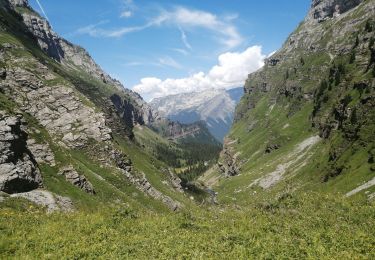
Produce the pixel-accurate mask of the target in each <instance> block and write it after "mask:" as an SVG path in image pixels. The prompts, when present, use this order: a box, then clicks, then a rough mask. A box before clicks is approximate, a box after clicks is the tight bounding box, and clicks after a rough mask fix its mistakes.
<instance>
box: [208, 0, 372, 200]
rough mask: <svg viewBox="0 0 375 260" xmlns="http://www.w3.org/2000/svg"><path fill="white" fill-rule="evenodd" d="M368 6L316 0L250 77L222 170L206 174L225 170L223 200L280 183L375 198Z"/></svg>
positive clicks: (273, 190)
mask: <svg viewBox="0 0 375 260" xmlns="http://www.w3.org/2000/svg"><path fill="white" fill-rule="evenodd" d="M374 8H375V2H374V1H313V3H312V7H311V10H310V11H309V14H308V15H307V17H306V19H305V20H304V21H303V22H302V23H301V24H300V25H299V26H298V28H297V29H296V31H294V32H293V33H292V34H291V35H290V36H289V38H288V39H287V40H286V42H285V43H284V45H283V47H282V48H281V49H280V50H279V51H277V52H276V53H275V54H274V55H273V56H272V57H270V58H269V59H268V60H267V61H266V65H265V67H264V68H262V69H261V70H259V71H258V72H255V73H253V74H251V75H250V76H249V78H248V79H247V82H246V85H245V96H244V97H243V98H242V100H241V102H240V104H239V106H238V107H237V109H236V116H235V124H234V126H233V128H232V130H231V132H230V134H229V136H228V137H227V139H226V141H225V144H224V151H223V152H222V156H221V163H220V164H219V166H220V167H219V168H220V169H221V171H217V173H216V175H215V174H212V172H211V173H210V174H211V175H210V176H206V178H204V180H205V181H208V180H210V179H215V178H216V179H217V177H218V176H219V175H220V174H221V172H222V173H223V174H224V175H225V176H228V177H229V179H225V180H222V181H220V182H219V183H218V181H216V184H219V187H218V190H219V194H221V196H222V199H223V200H225V201H231V200H232V199H233V200H237V201H239V202H241V201H246V200H247V199H249V198H252V199H256V198H257V197H258V196H269V195H270V194H277V193H278V192H280V191H281V190H283V189H285V188H287V189H290V190H294V191H302V190H307V189H308V190H315V191H320V192H329V193H338V194H339V195H338V196H345V195H346V196H353V195H359V196H365V197H368V198H373V197H374V191H375V190H374V188H375V187H374V170H375V168H374V160H373V156H374V140H375V135H374V133H375V125H374V124H375V111H374V90H375V79H374V77H375V74H374V72H375V60H374V54H375V46H374V38H375V20H374V14H375V13H374V12H375V11H374V10H375V9H374ZM353 32H354V33H353ZM218 172H220V173H218ZM215 176H216V177H215ZM220 191H222V192H220Z"/></svg>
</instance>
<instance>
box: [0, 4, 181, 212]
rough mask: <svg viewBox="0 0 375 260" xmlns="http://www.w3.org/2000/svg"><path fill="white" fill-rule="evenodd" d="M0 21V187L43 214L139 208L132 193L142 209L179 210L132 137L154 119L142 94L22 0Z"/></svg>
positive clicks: (1, 9)
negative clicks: (125, 205)
mask: <svg viewBox="0 0 375 260" xmlns="http://www.w3.org/2000/svg"><path fill="white" fill-rule="evenodd" d="M0 18H1V19H0V78H1V79H0V109H1V113H0V139H1V140H0V159H1V160H0V191H2V192H6V193H8V194H13V195H12V196H8V197H7V198H16V197H17V198H18V197H22V198H26V199H29V200H30V201H33V202H36V203H39V204H40V205H42V206H45V207H46V208H47V210H49V211H52V210H59V209H61V210H71V209H73V204H74V205H77V204H78V205H85V204H87V203H88V202H89V203H94V204H96V205H98V203H103V202H104V203H105V204H106V205H107V206H109V205H110V204H111V203H119V202H125V201H132V203H134V204H137V202H136V201H137V199H134V198H133V196H139V197H141V200H143V201H144V202H145V201H147V203H145V204H144V205H142V206H143V207H146V208H147V207H152V206H150V205H154V207H155V208H160V205H158V203H159V202H160V203H161V205H164V206H163V207H167V208H170V209H172V210H177V209H179V208H181V207H182V203H181V202H179V201H178V200H177V199H176V196H174V195H173V194H174V193H175V189H174V188H173V185H174V184H175V180H174V179H171V178H170V177H169V176H167V175H166V174H164V173H163V172H161V170H160V169H159V168H156V167H155V166H154V165H152V163H151V161H152V160H151V158H149V157H151V155H149V154H147V153H146V152H145V151H142V150H141V148H140V147H137V145H136V144H135V143H134V142H132V141H131V140H130V139H132V138H133V132H132V131H133V126H134V125H145V124H151V123H153V122H155V121H158V118H159V117H158V116H157V114H154V113H153V111H152V110H151V108H150V107H149V106H148V105H147V104H146V103H145V102H144V101H143V100H142V98H141V97H140V96H139V95H138V94H137V93H134V92H132V91H130V90H126V89H125V88H123V86H122V85H121V84H120V83H119V82H118V81H116V80H114V79H112V78H110V77H109V76H108V75H107V74H106V73H105V72H103V71H102V70H101V69H100V67H99V66H98V65H97V64H96V63H95V62H94V61H93V60H92V58H91V57H90V56H89V55H88V54H87V52H86V51H85V50H84V49H82V48H81V47H78V46H75V45H73V44H71V43H69V42H68V41H66V40H64V39H63V38H61V37H59V36H58V35H57V34H56V33H55V32H54V31H53V30H52V28H51V26H50V25H49V23H48V22H47V21H46V20H45V19H44V18H41V17H40V16H39V15H38V14H37V13H35V12H34V11H33V10H32V9H31V8H30V6H29V5H28V1H26V0H23V1H18V0H17V1H15V0H12V1H5V0H1V1H0ZM77 72H78V73H77ZM133 153H134V154H135V155H133ZM114 154H115V155H116V156H113V155H114ZM139 154H143V157H144V158H142V159H143V160H141V161H138V160H137V159H136V160H135V161H136V163H135V165H133V163H131V160H130V157H132V156H135V157H136V158H138V155H139ZM119 158H129V162H130V163H127V162H125V161H123V160H119ZM146 158H147V159H146ZM159 163H160V164H162V162H159ZM144 165H147V168H146V169H144V168H143V167H144ZM139 168H140V169H141V170H138V169H139ZM158 175H160V176H158ZM150 176H151V179H152V180H149V178H150ZM156 187H157V188H156ZM62 195H64V196H62ZM147 198H150V199H151V200H150V199H147ZM103 199H104V200H106V201H101V200H103ZM179 199H180V200H184V195H183V194H181V195H179Z"/></svg>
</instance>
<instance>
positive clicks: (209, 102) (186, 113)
mask: <svg viewBox="0 0 375 260" xmlns="http://www.w3.org/2000/svg"><path fill="white" fill-rule="evenodd" d="M242 92H243V91H242V88H234V89H231V90H225V89H207V90H204V91H200V92H191V93H182V94H177V95H171V96H166V97H162V98H157V99H154V100H153V101H151V103H150V105H151V107H152V108H153V109H154V110H155V111H159V113H160V114H161V115H163V116H165V117H167V118H169V119H171V120H172V121H179V122H181V123H185V124H188V123H194V122H196V121H204V122H206V124H207V127H208V129H209V130H210V132H211V134H213V136H215V138H216V139H217V140H219V141H220V142H222V140H223V139H224V136H225V135H226V133H227V132H228V131H229V128H230V126H231V124H232V121H233V114H234V110H235V106H236V104H237V103H238V102H239V99H240V97H241V96H242Z"/></svg>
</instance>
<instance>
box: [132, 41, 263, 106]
mask: <svg viewBox="0 0 375 260" xmlns="http://www.w3.org/2000/svg"><path fill="white" fill-rule="evenodd" d="M265 58H266V55H264V54H263V53H262V47H261V46H252V47H249V48H247V49H246V50H245V51H244V52H227V53H224V54H221V55H220V56H219V57H218V64H217V65H215V66H214V67H212V68H211V70H210V71H209V72H208V73H204V72H199V73H196V74H193V75H191V76H189V77H186V78H181V79H166V80H161V79H158V78H155V77H148V78H143V79H141V81H140V83H139V84H138V85H135V86H134V87H133V88H132V89H133V90H134V91H136V92H138V93H139V94H141V95H142V96H143V97H144V98H145V99H146V100H151V99H153V98H158V97H163V96H167V95H173V94H178V93H184V92H192V91H202V90H206V89H210V88H217V89H221V88H226V89H230V88H234V87H240V86H243V85H244V82H245V80H246V79H247V76H248V74H249V73H252V72H254V71H256V70H258V69H259V68H261V67H262V66H263V65H264V59H265Z"/></svg>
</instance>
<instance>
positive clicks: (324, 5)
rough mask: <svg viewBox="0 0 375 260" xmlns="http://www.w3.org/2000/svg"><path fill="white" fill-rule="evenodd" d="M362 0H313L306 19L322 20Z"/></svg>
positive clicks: (338, 13)
mask: <svg viewBox="0 0 375 260" xmlns="http://www.w3.org/2000/svg"><path fill="white" fill-rule="evenodd" d="M361 2H363V0H313V1H312V4H311V9H310V11H309V14H308V16H307V19H306V21H316V22H322V21H324V20H326V19H329V18H333V17H337V16H339V15H340V14H343V13H345V12H347V11H348V10H350V9H352V8H354V7H356V6H357V5H359V4H360V3H361Z"/></svg>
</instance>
